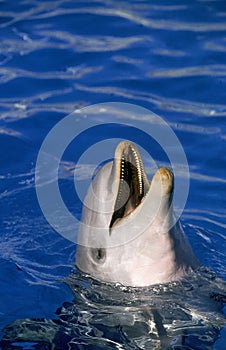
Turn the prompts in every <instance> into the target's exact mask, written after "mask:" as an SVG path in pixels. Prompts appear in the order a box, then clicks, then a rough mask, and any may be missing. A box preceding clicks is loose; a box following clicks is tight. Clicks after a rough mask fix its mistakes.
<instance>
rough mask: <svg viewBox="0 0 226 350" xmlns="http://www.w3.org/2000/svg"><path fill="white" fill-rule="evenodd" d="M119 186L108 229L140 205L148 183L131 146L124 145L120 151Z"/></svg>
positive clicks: (140, 162) (134, 149)
mask: <svg viewBox="0 0 226 350" xmlns="http://www.w3.org/2000/svg"><path fill="white" fill-rule="evenodd" d="M120 151H121V152H120V162H119V163H117V164H119V165H118V166H119V167H120V168H119V173H120V175H119V179H118V180H119V185H118V193H117V197H116V201H115V206H114V213H113V215H112V219H111V222H110V226H109V227H110V229H111V227H112V226H113V225H114V223H115V222H117V221H118V220H120V219H122V218H123V217H125V216H127V215H129V214H130V213H131V212H132V211H133V210H135V209H136V207H137V206H138V205H139V204H140V203H141V201H142V199H143V197H144V196H145V195H146V193H147V191H148V188H149V182H148V180H147V177H146V174H145V171H144V167H143V162H142V160H141V157H140V155H139V152H138V151H137V150H136V148H135V147H133V145H132V144H129V145H128V144H126V145H125V147H124V148H123V149H121V150H120Z"/></svg>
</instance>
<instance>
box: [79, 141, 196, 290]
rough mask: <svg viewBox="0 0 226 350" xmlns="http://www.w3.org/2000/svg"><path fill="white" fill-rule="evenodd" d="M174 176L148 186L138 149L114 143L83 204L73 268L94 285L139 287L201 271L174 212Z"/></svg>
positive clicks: (161, 175) (162, 173)
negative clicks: (112, 154)
mask: <svg viewBox="0 0 226 350" xmlns="http://www.w3.org/2000/svg"><path fill="white" fill-rule="evenodd" d="M173 188H174V178H173V173H172V172H171V171H170V170H169V169H167V168H160V169H159V170H158V171H157V172H156V173H155V175H154V176H153V178H152V180H151V181H149V180H148V177H147V175H146V172H145V170H144V165H143V161H142V159H141V155H140V153H139V151H138V149H137V147H136V146H135V145H134V144H133V143H132V142H130V141H122V142H120V143H119V144H118V146H117V148H116V150H115V155H114V159H113V161H111V162H108V163H107V164H105V165H104V166H103V167H102V168H101V169H100V171H99V172H98V173H97V175H96V176H95V178H94V180H93V182H92V183H91V185H90V187H89V189H88V192H87V195H86V197H85V200H84V207H83V212H82V220H81V224H80V229H79V233H78V245H77V251H76V265H77V267H78V268H79V269H80V270H81V271H83V272H85V273H88V274H90V275H91V276H92V277H93V278H95V279H97V280H102V281H106V282H113V283H120V284H122V285H125V286H135V287H143V286H149V285H153V284H159V283H168V282H170V281H175V280H178V279H181V278H182V277H183V276H185V275H186V274H188V273H189V272H191V271H193V270H195V269H196V268H197V267H199V265H200V264H199V261H198V259H197V258H196V256H195V254H194V253H193V251H192V248H191V245H190V244H189V242H188V240H187V237H186V236H185V234H184V232H183V229H182V227H181V225H180V223H179V222H178V221H177V222H176V220H175V217H174V211H173Z"/></svg>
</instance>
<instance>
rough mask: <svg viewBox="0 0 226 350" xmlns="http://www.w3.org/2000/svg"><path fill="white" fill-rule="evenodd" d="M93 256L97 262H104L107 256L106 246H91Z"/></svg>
mask: <svg viewBox="0 0 226 350" xmlns="http://www.w3.org/2000/svg"><path fill="white" fill-rule="evenodd" d="M91 256H92V259H93V260H94V261H95V262H96V263H103V262H104V261H105V258H106V250H105V249H104V248H91Z"/></svg>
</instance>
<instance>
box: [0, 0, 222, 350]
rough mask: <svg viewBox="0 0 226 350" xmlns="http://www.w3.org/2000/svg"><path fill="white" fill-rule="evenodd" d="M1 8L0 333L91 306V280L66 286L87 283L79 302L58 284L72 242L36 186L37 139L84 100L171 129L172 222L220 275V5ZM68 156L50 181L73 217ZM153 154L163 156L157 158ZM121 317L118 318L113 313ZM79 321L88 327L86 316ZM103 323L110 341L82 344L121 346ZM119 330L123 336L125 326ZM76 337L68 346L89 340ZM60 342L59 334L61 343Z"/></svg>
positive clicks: (24, 4)
mask: <svg viewBox="0 0 226 350" xmlns="http://www.w3.org/2000/svg"><path fill="white" fill-rule="evenodd" d="M0 13H1V16H0V27H1V45H0V113H1V118H0V132H1V136H0V161H1V169H0V186H1V191H0V197H1V222H0V227H1V245H0V275H1V290H0V328H1V330H3V328H4V327H5V326H6V325H8V324H10V323H11V322H14V321H15V320H19V319H25V318H26V319H34V318H43V319H45V320H49V321H48V322H50V320H53V319H57V317H58V316H59V315H61V318H62V313H63V311H62V309H60V311H59V312H58V316H57V315H56V314H55V311H56V310H57V309H58V310H59V308H60V307H61V305H63V304H64V303H65V302H66V303H69V304H66V305H67V307H66V309H67V312H69V313H70V312H71V308H72V311H73V312H74V313H76V311H75V310H76V307H75V306H74V304H73V306H71V304H70V303H71V302H72V300H73V298H75V300H77V303H78V310H82V307H81V305H82V306H83V307H84V310H87V305H88V304H86V303H87V300H89V301H90V300H91V301H92V303H94V304H95V302H96V301H95V300H92V298H93V299H95V298H94V296H97V295H98V293H97V291H98V290H99V288H100V286H99V285H97V286H96V284H95V282H90V281H89V280H88V281H86V279H85V277H84V279H82V282H79V283H78V285H77V287H76V288H82V287H81V286H83V288H85V287H84V285H85V286H88V287H87V289H86V293H88V292H87V290H90V289H89V288H90V286H93V288H94V292H93V293H94V294H93V295H94V296H93V297H92V296H90V295H89V297H87V299H86V301H84V300H83V299H82V293H84V291H83V290H82V291H81V295H77V296H76V297H75V296H74V294H75V293H74V291H73V288H69V287H68V285H67V284H65V283H63V281H64V280H65V278H66V277H67V276H68V275H69V274H70V272H71V269H72V268H73V265H74V260H75V258H74V255H75V244H74V243H73V242H71V241H69V240H67V239H65V238H63V237H62V236H61V235H59V234H58V233H57V232H56V231H55V230H54V229H53V228H52V227H51V226H50V225H49V224H48V222H47V221H46V219H45V217H44V215H43V213H42V210H41V209H40V206H39V203H38V200H37V196H36V190H35V166H36V159H37V156H38V152H39V149H40V147H41V144H42V142H43V140H44V138H45V137H46V135H47V134H48V132H49V131H50V130H51V129H52V128H53V127H54V126H55V125H56V123H57V122H59V121H60V120H62V119H63V118H64V117H65V116H66V115H68V114H69V113H71V112H73V111H74V110H75V109H78V108H82V107H86V106H89V105H92V104H97V103H104V102H123V103H130V104H136V105H138V106H142V107H145V108H147V109H148V110H151V111H152V112H154V113H156V114H157V115H160V116H161V117H162V118H163V119H164V120H165V121H166V122H167V123H168V125H169V126H170V127H171V128H172V129H173V131H174V132H175V134H176V135H177V137H178V139H179V140H180V142H181V144H182V147H183V149H184V151H185V153H186V156H187V160H188V164H189V168H190V191H189V196H188V200H187V203H186V207H185V209H184V212H183V215H182V217H181V222H182V224H183V226H184V229H185V232H186V234H187V236H188V237H189V240H190V242H191V244H192V246H193V249H194V251H195V253H196V255H197V256H198V258H199V260H200V261H201V263H202V264H203V265H205V266H207V267H208V268H210V269H211V270H213V271H214V272H215V273H216V274H217V276H219V278H221V279H223V280H226V269H225V266H226V234H225V228H226V196H225V193H226V191H225V188H226V172H225V170H226V153H225V148H226V102H225V99H226V94H225V91H226V79H225V77H226V64H225V62H226V39H225V38H226V21H225V18H226V6H225V3H224V1H220V0H218V1H217V0H216V1H210V0H202V1H201V0H200V1H198V0H196V1H189V2H188V1H184V2H178V1H176V0H174V1H173V2H170V4H169V2H167V1H161V2H159V1H156V0H155V1H152V2H151V3H150V2H149V1H139V0H137V1H133V0H132V1H123V0H122V1H117V0H116V1H111V0H105V1H101V0H100V1H87V2H86V1H83V0H80V1H76V2H74V1H72V0H71V1H69V0H68V1H65V0H64V1H62V0H58V1H36V0H29V1H26V0H25V1H22V0H20V1H17V2H7V1H1V2H0ZM104 121H105V122H106V123H107V122H108V120H107V118H106V120H104V117H103V122H104ZM93 137H94V139H95V135H94V136H93ZM87 144H88V140H87ZM109 157H112V155H109ZM75 158H76V155H75V154H74V151H73V149H70V150H69V151H68V153H65V155H64V159H63V162H62V172H61V174H60V181H61V184H62V191H63V194H64V200H65V202H66V203H68V205H69V206H70V207H71V208H72V210H73V212H74V213H75V215H77V216H79V215H80V214H81V203H80V201H78V200H76V199H75V200H74V201H73V197H72V196H71V188H72V187H73V185H74V181H73V180H74V179H73V176H72V172H71V169H73V164H74V163H75ZM156 158H158V155H156ZM156 161H159V162H160V163H161V161H162V160H161V159H160V156H159V159H156ZM78 280H79V281H81V276H80V275H78ZM219 283H220V282H219ZM83 284H84V285H83ZM204 284H205V283H204ZM95 288H97V290H96V289H95ZM103 288H104V292H105V288H106V286H104V287H103ZM109 288H110V287H109ZM214 288H215V287H214ZM222 288H223V287H222ZM224 288H225V287H224ZM116 289H117V288H116ZM204 289H205V290H206V286H205V288H204ZM115 292H116V291H115ZM121 292H122V290H121V289H120V291H119V292H118V293H119V295H121V294H120V293H121ZM130 292H131V291H129V292H128V293H130ZM224 292H225V289H224ZM131 293H132V295H133V298H135V299H136V300H137V297H136V296H134V294H133V293H134V291H132V292H131ZM106 294H107V291H106ZM110 295H111V296H112V294H111V293H110ZM144 295H145V298H146V294H144ZM112 297H113V296H112ZM143 297H144V296H143ZM90 298H91V299H90ZM121 298H122V300H123V297H121ZM109 299H110V298H109ZM145 300H146V299H145ZM108 302H109V303H110V300H109V301H108ZM127 302H128V300H127V299H126V301H125V304H126V303H127ZM79 303H80V304H79ZM81 303H84V304H85V305H84V304H81ZM64 305H65V304H64ZM145 306H146V304H145ZM92 307H93V304H92ZM134 307H137V304H136V305H135V306H134ZM210 309H211V308H209V306H208V307H207V311H209V314H211V312H212V311H210ZM224 312H225V309H224ZM87 315H88V311H87ZM127 316H128V315H127ZM83 317H85V316H84V314H83ZM106 317H107V316H106ZM128 317H129V316H128ZM128 317H127V318H126V321H125V323H126V322H129V321H128ZM220 317H222V319H223V318H224V316H223V314H222V316H219V318H220ZM119 320H120V322H122V323H123V315H121V316H119ZM48 322H47V325H48V327H50V329H52V328H51V327H52V324H51V322H50V324H49V323H48ZM84 322H85V321H84ZM86 322H87V323H86V325H87V327H89V322H88V316H87V320H86ZM95 322H96V323H98V320H96V321H95ZM109 322H110V324H111V325H112V324H113V323H114V322H115V323H114V324H116V323H117V322H116V319H114V322H113V321H112V320H110V321H109ZM112 322H113V323H112ZM131 322H132V321H131ZM91 324H92V323H91ZM90 327H91V326H90ZM93 327H94V326H93ZM103 327H105V331H104V335H105V338H106V339H108V338H107V337H108V336H109V339H111V341H112V342H113V343H110V340H109V342H108V343H105V344H99V345H97V344H94V343H92V342H91V340H90V347H89V348H92V346H93V348H98V346H99V348H107V346H109V348H111V347H110V346H112V348H120V347H119V345H118V344H119V343H120V342H122V339H121V340H120V339H118V337H119V335H118V334H116V333H114V332H112V334H111V332H110V330H109V333H108V332H107V331H106V329H108V322H107V320H106V319H105V321H104V322H103ZM126 327H127V326H126ZM97 328H98V327H97ZM98 329H99V328H98ZM86 331H87V330H86ZM84 332H85V330H84ZM98 332H101V330H100V329H99V330H98ZM98 332H97V331H96V335H95V336H96V337H97V336H98V334H99V333H98ZM102 332H103V329H102ZM219 332H220V333H219V334H218V336H217V337H216V338H218V339H216V341H215V345H213V346H214V349H217V350H220V349H224V346H225V343H226V328H225V326H224V325H223V321H222V320H221V326H220V331H219ZM125 333H126V334H127V335H128V339H130V338H131V337H132V335H131V334H130V331H129V330H128V329H127V328H126V331H125ZM125 333H124V334H125ZM76 334H77V333H76ZM76 336H77V339H79V332H78V334H77V335H76ZM80 336H81V339H82V340H81V344H80V345H77V347H76V345H74V348H75V349H77V348H78V349H80V348H82V341H86V342H89V339H88V340H87V339H86V340H84V338H82V337H83V335H82V333H81V334H80ZM114 336H115V339H114ZM73 337H74V335H73ZM111 337H112V338H111ZM213 338H214V337H213ZM15 339H16V338H15ZM128 339H127V338H124V340H123V341H124V343H123V344H124V345H123V346H124V347H122V348H126V344H128V349H129V348H136V346H137V348H138V349H139V348H142V346H143V348H145V345H141V343H139V344H138V343H134V344H135V345H134V344H133V345H131V347H130V344H129V340H128ZM214 339H215V338H214ZM28 340H29V341H30V340H31V339H29V337H28ZM114 341H115V344H114ZM126 342H127V343H126ZM13 344H14V345H11V346H12V348H15V349H16V348H24V349H25V348H30V349H33V348H37V347H35V346H36V345H35V344H36V342H35V341H34V344H33V343H32V342H30V343H29V342H28V343H27V344H26V341H24V343H23V344H22V343H21V344H22V345H19V344H18V343H17V341H16V340H15V342H14V343H13ZM66 344H67V339H66V340H65V344H64V347H61V348H65V349H66ZM136 344H138V345H136ZM143 344H148V343H145V342H143ZM171 345H172V344H171ZM176 345H177V344H176ZM176 345H175V346H176ZM188 345H189V344H188ZM79 346H80V347H79ZM114 346H115V347H114ZM117 346H118V347H117ZM132 346H133V347H132ZM148 346H149V347H150V344H149V345H148ZM153 346H154V345H153ZM172 346H173V345H172ZM200 346H201V345H200ZM40 348H43V349H44V345H43V347H40ZM84 348H86V347H84ZM87 348H88V345H87ZM203 348H204V347H203ZM5 349H6V348H5ZM181 349H182V347H181Z"/></svg>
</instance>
